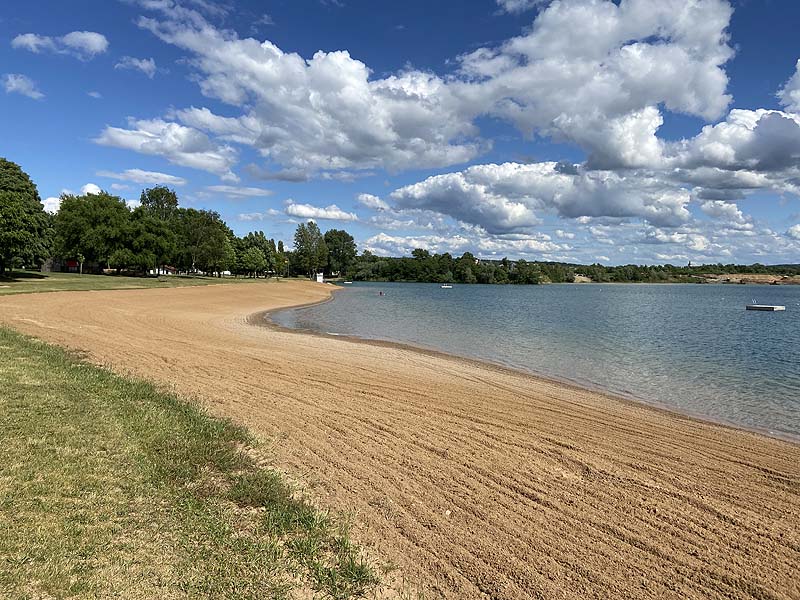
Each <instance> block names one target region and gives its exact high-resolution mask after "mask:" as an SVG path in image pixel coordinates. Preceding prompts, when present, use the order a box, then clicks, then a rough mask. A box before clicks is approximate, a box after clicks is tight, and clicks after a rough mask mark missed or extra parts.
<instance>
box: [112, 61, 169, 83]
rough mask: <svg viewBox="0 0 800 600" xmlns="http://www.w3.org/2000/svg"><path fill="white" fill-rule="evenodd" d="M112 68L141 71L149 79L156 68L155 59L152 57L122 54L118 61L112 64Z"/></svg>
mask: <svg viewBox="0 0 800 600" xmlns="http://www.w3.org/2000/svg"><path fill="white" fill-rule="evenodd" d="M114 68H115V69H130V70H133V71H141V72H142V73H144V74H145V75H147V76H148V77H149V78H150V79H152V78H153V76H154V75H155V74H156V71H157V70H158V68H157V67H156V61H155V60H153V59H152V58H134V57H133V56H123V57H122V58H121V59H120V61H119V62H118V63H117V64H115V65H114Z"/></svg>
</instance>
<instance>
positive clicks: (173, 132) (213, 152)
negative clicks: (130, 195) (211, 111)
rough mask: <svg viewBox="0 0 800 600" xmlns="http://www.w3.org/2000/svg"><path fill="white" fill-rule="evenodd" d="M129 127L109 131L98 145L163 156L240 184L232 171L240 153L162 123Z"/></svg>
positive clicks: (139, 122) (143, 122)
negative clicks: (237, 153)
mask: <svg viewBox="0 0 800 600" xmlns="http://www.w3.org/2000/svg"><path fill="white" fill-rule="evenodd" d="M129 127H130V129H122V128H119V127H106V128H105V129H104V130H103V131H102V132H101V133H100V135H99V136H98V137H97V138H95V140H94V141H95V143H97V144H101V145H104V146H113V147H116V148H125V149H127V150H133V151H135V152H140V153H142V154H153V155H158V156H163V157H164V158H166V159H167V160H168V161H170V162H172V163H175V164H176V165H181V166H184V167H192V168H194V169H200V170H203V171H208V172H210V173H214V174H216V175H219V176H220V177H222V179H224V180H226V181H238V177H237V176H236V175H234V173H233V172H232V171H231V167H233V165H234V164H235V163H236V151H235V150H234V149H233V148H232V147H230V146H228V145H223V144H220V143H217V142H213V141H212V140H211V139H209V137H208V136H207V135H206V134H204V133H203V132H201V131H198V130H197V129H193V128H191V127H185V126H183V125H179V124H177V123H170V122H167V121H164V120H162V119H152V120H147V119H142V120H135V119H131V120H130V121H129Z"/></svg>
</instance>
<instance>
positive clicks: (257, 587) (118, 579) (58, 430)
mask: <svg viewBox="0 0 800 600" xmlns="http://www.w3.org/2000/svg"><path fill="white" fill-rule="evenodd" d="M0 448H2V455H1V456H2V458H0V597H2V598H30V599H34V598H36V599H42V598H110V597H114V598H142V599H144V598H163V599H167V598H200V597H204V598H208V597H214V598H260V599H261V598H264V599H266V598H278V599H280V598H293V597H304V598H306V597H321V598H352V597H360V596H363V595H366V594H370V593H371V592H372V591H373V590H375V589H376V586H377V579H376V576H375V574H374V571H373V569H372V568H371V567H370V566H369V565H368V564H367V563H366V562H365V561H364V560H363V559H362V557H361V555H360V553H359V551H358V549H357V548H355V547H354V546H353V545H352V543H351V542H350V540H349V538H348V533H347V527H346V525H345V524H344V522H343V521H342V520H341V519H339V518H338V517H336V516H333V515H330V514H328V513H325V512H322V511H320V510H318V509H317V508H315V507H314V506H312V505H311V504H310V503H309V502H308V501H307V500H306V499H305V498H304V497H303V496H302V494H300V493H298V492H297V491H296V490H294V489H292V488H291V487H290V486H289V485H287V483H286V482H285V481H284V479H283V478H282V477H281V476H280V475H278V474H276V473H275V472H274V471H271V470H269V469H267V468H265V467H263V466H262V465H263V460H261V459H260V458H259V455H258V449H257V447H256V444H255V442H254V440H252V439H251V438H250V436H249V435H248V434H247V432H246V431H245V430H243V429H241V428H239V427H236V426H234V425H232V424H231V423H229V422H226V421H221V420H217V419H213V418H211V417H209V416H207V415H206V414H205V413H203V412H202V411H200V410H199V409H198V408H196V407H195V406H193V405H191V404H189V403H186V402H184V401H183V400H181V399H180V398H177V397H176V396H174V395H171V394H169V393H164V392H162V391H160V390H158V389H156V388H155V387H154V386H153V385H151V384H149V383H146V382H143V381H138V380H134V379H128V378H123V377H120V376H117V375H115V374H113V373H111V372H109V371H107V370H104V369H101V368H98V367H94V366H91V365H89V364H87V363H85V362H82V361H81V360H80V359H79V358H77V357H74V356H72V355H70V354H68V353H67V352H65V351H63V350H61V349H59V348H56V347H54V346H49V345H47V344H44V343H41V342H38V341H35V340H32V339H30V338H27V337H24V336H22V335H20V334H18V333H16V332H14V331H11V330H8V329H2V328H0Z"/></svg>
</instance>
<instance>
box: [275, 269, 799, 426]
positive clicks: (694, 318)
mask: <svg viewBox="0 0 800 600" xmlns="http://www.w3.org/2000/svg"><path fill="white" fill-rule="evenodd" d="M379 291H383V292H384V294H385V295H384V296H379ZM753 299H755V300H757V301H758V302H759V303H761V304H783V305H785V306H786V312H782V313H781V312H778V313H767V312H755V311H746V310H745V309H744V306H745V304H747V303H749V302H751V301H752V300H753ZM272 318H273V320H274V321H275V322H276V323H278V324H280V325H283V326H286V327H293V328H302V329H309V330H313V331H318V332H323V333H333V334H341V335H353V336H357V337H361V338H367V339H380V340H389V341H396V342H404V343H408V344H413V345H416V346H422V347H425V348H431V349H436V350H442V351H444V352H449V353H451V354H457V355H460V356H465V357H470V358H477V359H481V360H487V361H491V362H494V363H499V364H502V365H506V366H510V367H514V368H517V369H522V370H525V371H528V372H532V373H535V374H541V375H545V376H549V377H553V378H557V379H562V380H569V381H572V382H575V383H578V384H582V385H587V386H590V387H599V388H602V389H605V390H609V391H611V392H614V393H620V394H625V395H629V396H634V397H636V398H639V399H641V400H644V401H647V402H651V403H655V404H659V405H662V406H666V407H669V408H673V409H676V410H679V411H682V412H685V413H689V414H692V415H698V416H703V417H706V418H710V419H713V420H717V421H722V422H726V423H731V424H735V425H741V426H745V427H750V428H757V429H761V430H767V431H771V432H773V433H775V434H780V435H787V436H789V437H793V438H796V439H800V286H744V285H691V284H688V285H670V284H656V285H646V284H634V285H625V284H610V285H602V284H589V285H542V286H500V285H454V286H453V289H449V290H446V289H441V288H440V287H439V285H437V284H415V283H394V284H392V283H356V284H353V285H348V286H346V289H344V290H343V291H341V292H339V293H337V294H336V295H335V297H334V300H333V301H332V302H328V303H326V304H321V305H317V306H312V307H308V308H302V309H295V310H289V311H283V312H280V313H277V314H275V315H273V317H272Z"/></svg>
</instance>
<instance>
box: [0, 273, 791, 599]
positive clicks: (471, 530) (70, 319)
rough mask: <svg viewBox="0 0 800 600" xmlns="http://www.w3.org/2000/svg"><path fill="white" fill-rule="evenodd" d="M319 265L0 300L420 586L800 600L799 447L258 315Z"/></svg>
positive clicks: (310, 287)
mask: <svg viewBox="0 0 800 600" xmlns="http://www.w3.org/2000/svg"><path fill="white" fill-rule="evenodd" d="M330 292H331V288H330V286H323V285H319V284H314V283H310V282H281V283H275V282H272V283H264V284H263V285H261V284H253V285H247V286H212V287H197V288H176V289H152V290H125V291H108V292H74V293H73V292H70V293H52V294H36V295H20V296H8V297H4V298H0V322H3V323H4V324H7V325H10V326H12V327H14V328H16V329H19V330H21V331H24V332H26V333H29V334H32V335H35V336H37V337H40V338H42V339H45V340H47V341H50V342H55V343H58V344H61V345H64V346H67V347H70V348H74V349H79V350H82V351H85V352H86V353H87V354H88V356H89V357H90V359H91V360H93V361H95V362H98V363H101V364H106V365H108V366H110V367H112V368H114V369H115V370H117V371H121V372H126V373H133V374H136V375H139V376H144V377H147V378H150V379H155V380H157V381H160V382H163V383H166V384H168V385H170V386H172V387H174V389H176V390H177V391H178V392H180V393H183V394H186V395H190V396H192V397H196V398H198V399H199V400H200V401H201V402H202V403H203V404H204V405H205V406H206V407H207V408H208V409H209V410H210V411H211V412H212V413H214V414H217V415H221V416H226V417H230V418H232V419H234V420H235V421H237V422H239V423H242V424H244V425H246V426H248V427H249V428H250V429H251V430H252V431H253V432H254V433H256V434H257V435H259V436H261V437H263V438H264V439H266V440H269V443H270V447H271V449H272V450H273V451H274V455H275V458H276V462H277V464H278V465H279V466H280V467H282V468H284V469H286V470H287V471H288V472H289V473H291V474H292V475H293V476H294V477H296V478H298V479H300V480H302V481H305V482H306V483H308V484H309V485H310V486H311V489H312V492H313V493H314V494H315V495H316V498H317V500H318V501H319V502H320V503H322V504H324V505H327V506H330V507H331V508H335V509H340V510H345V511H353V512H354V519H355V522H356V529H355V535H356V537H357V538H358V539H359V540H360V541H361V542H362V543H363V544H365V545H366V546H367V547H369V548H370V550H371V554H373V555H374V556H379V557H380V558H382V559H383V560H388V561H391V562H393V563H394V564H396V565H397V566H399V567H400V569H401V576H398V577H397V578H400V577H402V578H405V579H406V580H407V581H410V582H412V583H413V584H415V586H416V587H417V588H418V590H419V591H422V592H424V593H425V594H426V596H425V597H426V598H438V597H445V598H537V597H538V598H800V582H798V565H800V445H797V444H792V443H789V442H785V441H781V440H777V439H772V438H768V437H764V436H762V435H759V434H756V433H752V432H746V431H739V430H735V429H731V428H727V427H723V426H719V425H714V424H710V423H704V422H701V421H697V420H694V419H690V418H688V417H683V416H681V415H677V414H673V413H669V412H666V411H662V410H656V409H652V408H648V407H646V406H642V405H637V404H634V403H632V402H627V401H623V400H619V399H614V398H611V397H609V396H606V395H603V394H601V393H597V392H592V391H588V390H582V389H579V388H575V387H572V386H567V385H563V384H559V383H556V382H551V381H545V380H541V379H537V378H535V377H532V376H529V375H525V374H521V373H516V372H512V371H508V370H503V369H498V368H495V367H492V366H490V365H482V364H479V363H475V362H474V361H466V360H461V359H458V358H452V357H447V356H443V355H437V354H435V353H423V352H417V351H415V350H412V349H409V348H404V347H399V346H391V345H386V344H382V345H378V344H369V343H357V342H353V341H350V340H346V339H336V338H330V337H323V336H313V335H307V334H302V333H294V332H287V331H282V330H278V329H276V328H268V327H254V326H253V325H252V324H251V321H252V320H253V315H254V314H256V313H259V312H262V311H265V310H271V309H277V308H281V307H287V306H293V305H297V304H302V303H309V302H316V301H322V300H324V299H326V298H327V297H328V296H329V294H330Z"/></svg>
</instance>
